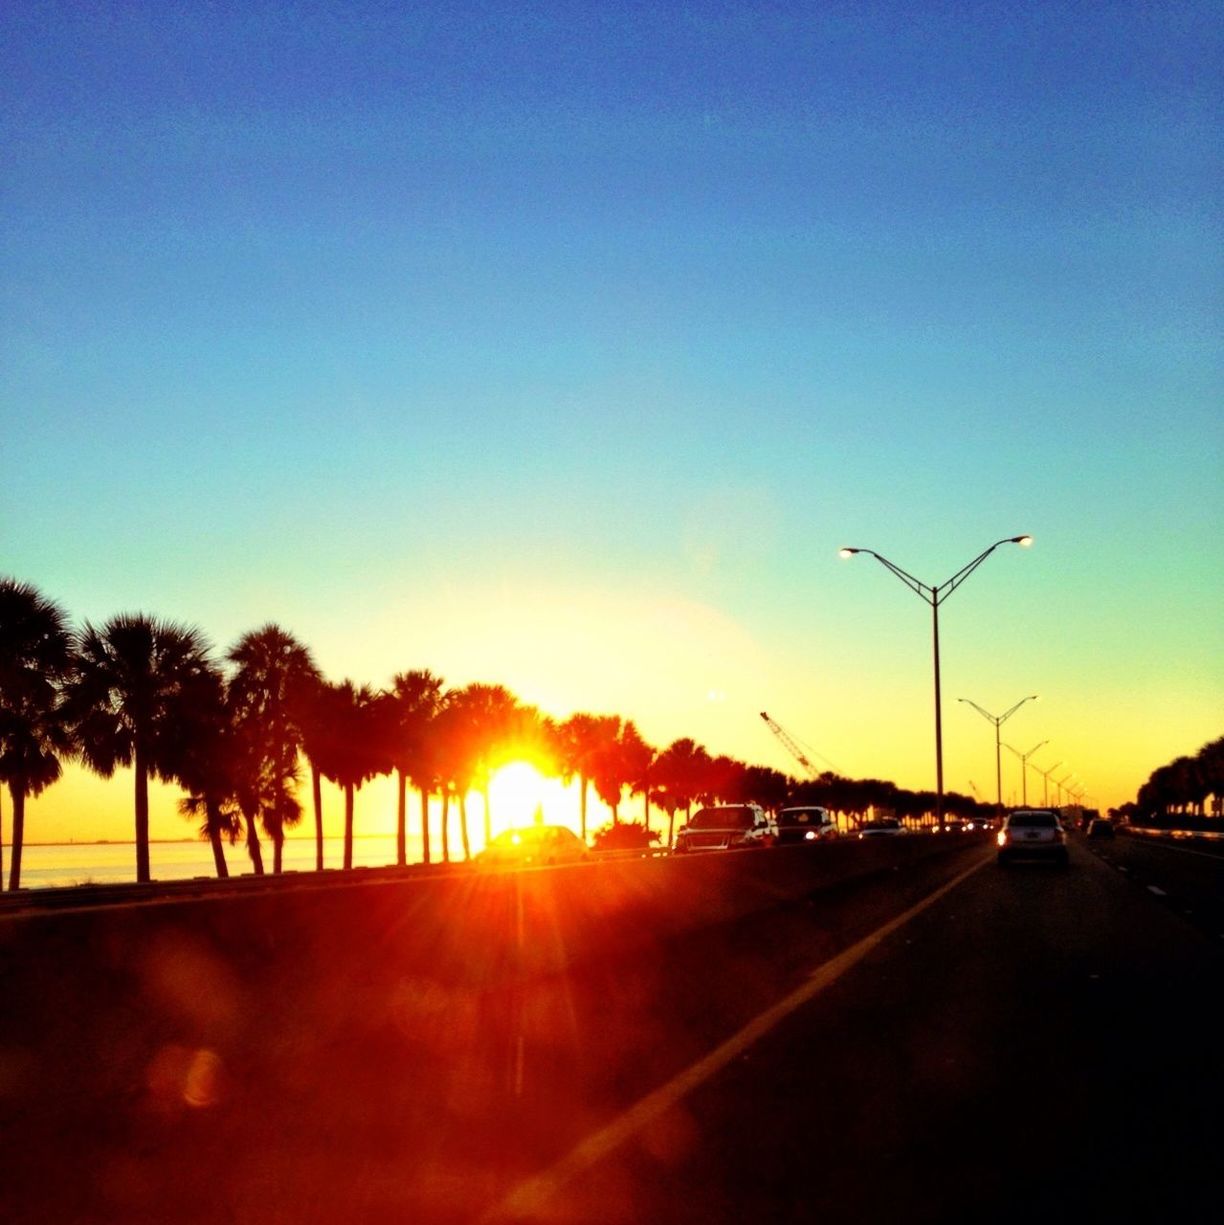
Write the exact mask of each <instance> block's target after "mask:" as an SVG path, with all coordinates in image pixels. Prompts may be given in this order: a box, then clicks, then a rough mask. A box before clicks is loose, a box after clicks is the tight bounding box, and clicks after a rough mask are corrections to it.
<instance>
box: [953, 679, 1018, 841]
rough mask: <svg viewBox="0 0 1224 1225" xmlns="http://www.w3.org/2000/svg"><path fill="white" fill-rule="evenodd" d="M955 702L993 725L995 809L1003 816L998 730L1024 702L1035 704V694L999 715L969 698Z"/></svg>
mask: <svg viewBox="0 0 1224 1225" xmlns="http://www.w3.org/2000/svg"><path fill="white" fill-rule="evenodd" d="M956 700H957V701H958V702H964V703H965V705H966V706H972V707H973V709H974V710H976V711H977V712H978V714H979V715H981V716H982V718H983V719H986V720H988V721H989V722H991V723H993V724H994V729H995V807H996V808H997V809H998V815H999V816H1000V817H1001V816H1002V815H1003V764H1002V762H1001V761H1000V753H999V728H1000V727H1002V726H1003V724H1004V723H1006V722H1007V720H1008V719H1010V718H1011V717H1012V715H1014V714H1015V713H1016V711H1018V710H1019V709H1020V707H1021V706H1023V705H1024V704H1025V702H1035V701H1036V700H1037V695H1036V694H1035V693H1030V694H1029V695H1028V697H1026V698H1021V699H1020V701H1018V702H1017V703H1016V704H1015V705H1014V706H1012V707H1010V708H1009V709H1007V710H1005V711H1004V712H1003V713H1002V714H1001V715H992V714H991V713H990V711H988V710H983V709H982V707H980V706H979V705H978V704H977V703H976V702H974V701H973V700H971V699H970V698H957V699H956Z"/></svg>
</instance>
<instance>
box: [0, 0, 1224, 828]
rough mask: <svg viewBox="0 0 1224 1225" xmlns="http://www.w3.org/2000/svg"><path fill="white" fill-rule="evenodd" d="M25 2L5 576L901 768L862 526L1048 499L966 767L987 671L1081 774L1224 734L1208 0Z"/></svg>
mask: <svg viewBox="0 0 1224 1225" xmlns="http://www.w3.org/2000/svg"><path fill="white" fill-rule="evenodd" d="M235 9H237V10H238V11H234V10H235ZM750 9H751V10H755V11H749V10H750ZM2 21H3V39H2V43H0V95H2V107H0V112H2V117H0V125H2V126H0V137H2V139H3V148H4V169H3V173H2V175H0V205H2V208H3V221H4V224H3V227H2V229H0V260H2V277H0V293H2V294H3V300H2V302H0V422H2V425H3V432H2V435H0V441H2V446H3V481H0V547H2V550H3V553H2V556H3V559H4V560H3V562H2V563H0V568H2V569H3V570H4V571H6V572H10V573H12V574H15V575H16V576H17V577H19V578H22V579H25V580H28V581H31V582H33V583H35V584H37V585H38V586H39V587H40V588H41V589H42V590H43V591H44V592H45V593H46V594H48V595H50V596H52V597H54V598H56V599H58V600H60V601H61V602H62V603H63V604H64V605H65V607H66V608H67V609H68V611H69V612H70V613H71V614H72V615H73V616H74V617H75V618H78V619H83V618H85V617H89V618H92V619H94V620H102V619H104V618H106V617H108V616H110V615H112V614H113V613H116V612H120V611H135V610H138V609H140V610H144V611H148V612H153V613H156V614H159V615H162V616H166V617H173V618H177V619H181V620H185V621H189V622H192V623H194V624H197V625H199V626H201V627H202V628H203V629H204V630H205V631H206V632H207V633H208V634H209V635H210V636H211V637H212V638H213V639H214V641H215V642H217V644H218V645H219V646H220V647H224V646H226V645H228V643H229V642H231V641H233V639H234V638H236V637H237V635H238V634H240V633H242V632H243V631H245V630H247V629H250V628H253V627H255V626H257V625H259V624H262V623H263V622H265V621H267V620H270V619H275V620H277V621H278V622H280V623H281V624H282V625H284V626H285V627H286V628H288V629H291V630H293V631H294V632H295V633H297V634H298V635H299V636H300V637H302V638H303V639H304V640H305V641H307V642H308V643H309V644H310V645H311V646H312V647H313V648H314V650H315V652H316V654H317V656H318V659H319V662H320V664H321V665H322V666H323V667H324V669H325V670H326V671H327V672H328V673H329V674H331V675H333V676H335V677H337V678H338V677H340V676H342V675H352V676H354V677H355V679H358V680H368V681H371V682H373V683H375V684H381V683H383V682H385V681H386V679H387V678H388V677H389V676H390V674H391V673H392V672H394V671H396V670H400V669H403V668H406V667H413V666H424V667H433V668H434V669H435V671H440V672H441V673H443V675H445V676H446V678H447V679H448V680H450V681H453V682H454V683H463V682H465V681H467V680H474V679H479V680H490V681H503V682H505V683H507V684H510V685H511V686H512V687H513V688H515V689H516V691H518V692H520V693H521V694H522V695H523V696H524V697H526V698H529V699H530V700H533V701H537V702H539V703H540V704H541V705H543V706H545V708H546V709H550V710H551V711H552V712H553V713H556V714H559V715H564V714H566V713H568V711H569V710H571V709H574V708H586V709H594V710H616V711H617V712H618V713H622V714H625V715H628V716H631V717H634V718H636V719H638V721H639V722H640V723H641V725H642V726H643V728H644V729H645V730H646V731H647V732H648V734H650V735H651V736H653V737H654V738H655V739H656V740H657V741H659V742H661V743H665V742H666V741H667V740H668V739H670V738H672V737H673V736H677V735H682V734H690V733H691V734H694V735H696V736H698V738H700V739H704V740H705V741H706V743H707V744H708V745H709V747H710V748H711V749H712V750H714V751H726V752H733V753H736V754H738V755H741V756H745V757H747V758H749V759H752V760H760V761H767V762H769V763H770V764H776V765H779V766H784V767H785V766H787V765H788V764H789V763H788V760H787V759H786V758H785V756H784V755H782V754H781V750H780V749H779V747H778V746H777V745H775V744H773V743H772V741H770V740H769V739H768V737H767V736H766V735H765V734H764V731H763V728H762V727H761V725H760V723H759V720H757V719H756V712H757V711H758V710H759V709H761V708H762V707H765V708H769V709H771V713H774V714H775V715H776V716H777V717H778V718H779V719H781V720H782V721H783V722H784V723H785V724H786V725H788V726H789V727H791V728H792V730H794V731H795V732H796V733H797V734H799V735H801V736H802V737H803V738H804V739H806V740H808V741H809V742H813V743H815V744H816V745H817V746H819V747H821V749H822V751H824V752H826V753H827V754H828V756H829V757H830V758H832V759H833V760H835V761H836V762H837V763H838V765H839V766H841V767H842V768H843V769H844V770H845V771H846V772H847V773H855V774H875V775H883V776H886V777H893V778H895V779H896V780H897V781H898V782H900V783H902V784H903V785H906V786H912V787H924V786H930V785H932V782H933V778H932V774H933V769H932V762H931V757H932V750H931V728H930V723H931V718H930V659H929V641H928V639H929V627H928V623H927V619H926V618H927V616H928V614H927V613H926V612H925V610H924V609H923V608H922V607H921V605H920V604H919V603H918V601H917V600H916V599H915V598H914V597H913V596H912V595H909V594H908V593H906V592H905V591H904V589H903V588H902V587H901V586H900V584H898V583H897V582H896V580H895V579H893V578H891V577H890V576H889V575H888V574H886V573H885V572H884V571H883V570H882V569H880V568H879V567H878V566H875V565H874V563H871V562H870V559H864V558H860V559H857V560H856V561H854V562H851V563H845V562H838V560H837V558H836V549H837V547H838V546H839V545H841V544H845V543H849V544H857V545H863V546H866V547H870V548H874V549H876V550H878V551H879V552H881V553H884V554H885V555H887V556H889V557H891V558H893V560H895V561H896V562H898V563H899V564H901V565H902V566H904V567H905V568H906V569H909V570H912V571H913V572H914V573H916V574H917V575H918V576H919V577H921V578H923V579H924V580H926V581H928V582H941V581H943V580H944V579H945V578H947V577H948V576H949V575H950V574H951V573H953V572H954V571H955V570H957V569H958V568H959V567H960V566H961V565H962V564H963V563H964V562H966V561H967V560H969V559H970V558H971V557H973V556H974V555H975V554H976V553H977V552H979V551H980V549H982V548H983V547H985V546H986V545H987V544H989V543H991V542H992V541H994V540H996V539H998V538H999V537H1001V536H1007V535H1012V534H1015V533H1018V532H1031V533H1033V535H1034V536H1035V537H1036V540H1037V543H1036V546H1035V547H1034V549H1033V550H1032V551H1031V552H1026V553H1024V554H1020V553H1019V551H1016V550H1011V551H1010V552H1009V553H1008V555H1007V556H1004V555H1003V554H1000V555H999V556H998V557H992V558H991V560H990V562H989V563H987V566H985V567H983V569H982V571H981V572H980V573H979V574H976V575H975V576H974V577H973V579H972V580H970V583H967V584H966V586H965V588H964V589H963V590H962V591H959V592H957V594H956V596H955V601H956V604H955V605H953V603H952V602H951V601H950V602H949V604H948V606H947V616H946V619H945V622H946V629H945V636H946V640H947V641H946V647H945V695H946V697H947V708H946V709H945V726H946V728H947V733H948V737H949V742H948V744H947V746H946V753H947V755H948V761H947V763H946V765H947V783H948V785H949V786H950V787H954V788H956V789H958V790H966V789H967V782H968V779H969V778H970V777H972V778H975V779H976V781H977V783H978V784H979V786H981V787H983V788H984V789H985V788H986V784H987V782H989V781H990V779H991V778H992V771H993V740H992V736H991V732H990V729H989V727H988V726H987V725H985V724H984V723H982V722H981V721H980V720H976V721H975V720H974V718H973V717H972V712H970V711H968V709H967V708H966V707H963V706H958V705H957V704H956V703H955V701H954V699H955V697H957V696H961V695H962V693H963V694H964V696H969V697H972V698H974V699H975V700H976V701H978V702H980V704H982V705H983V706H986V707H987V708H988V709H991V710H995V711H1000V710H1002V709H1004V708H1006V707H1007V706H1009V705H1011V703H1012V702H1013V701H1014V700H1016V699H1017V698H1019V697H1020V696H1022V695H1023V694H1025V693H1026V692H1032V691H1039V692H1041V693H1042V695H1043V699H1044V701H1043V704H1042V705H1041V706H1040V707H1039V708H1037V709H1039V710H1040V714H1039V715H1038V714H1032V713H1030V712H1029V710H1028V709H1026V710H1025V712H1024V720H1025V722H1026V725H1025V727H1023V728H1019V727H1017V728H1016V729H1015V730H1016V737H1017V738H1018V739H1021V740H1024V741H1025V743H1024V744H1022V745H1021V746H1019V747H1023V748H1027V747H1029V743H1032V742H1035V741H1037V740H1039V739H1041V738H1042V737H1043V736H1048V737H1049V738H1050V739H1051V742H1052V745H1051V749H1052V752H1057V751H1059V750H1061V751H1063V752H1065V754H1066V760H1068V761H1069V762H1070V763H1071V764H1072V765H1073V766H1074V767H1075V768H1076V770H1077V771H1078V773H1079V775H1080V776H1081V777H1082V779H1083V780H1084V782H1085V785H1086V786H1087V787H1088V789H1089V791H1090V792H1092V793H1093V794H1094V795H1096V796H1097V797H1098V798H1099V800H1100V801H1102V802H1104V803H1117V802H1120V801H1122V800H1124V799H1127V798H1132V797H1133V794H1134V789H1135V787H1137V786H1138V784H1139V783H1140V782H1142V781H1143V779H1144V778H1146V776H1147V774H1148V772H1150V770H1151V769H1152V768H1153V767H1155V766H1157V765H1160V764H1162V763H1163V762H1164V761H1166V760H1168V759H1169V758H1170V757H1172V756H1174V755H1176V754H1178V753H1182V752H1191V753H1192V752H1194V751H1195V750H1196V749H1197V748H1198V747H1199V746H1200V744H1202V743H1203V742H1204V741H1205V740H1207V739H1210V738H1212V737H1214V736H1215V735H1218V734H1220V732H1221V731H1222V730H1224V727H1221V723H1222V722H1224V719H1222V716H1224V631H1222V629H1221V625H1222V618H1221V615H1220V609H1221V607H1224V565H1222V561H1221V559H1222V550H1221V545H1220V541H1221V529H1222V528H1224V499H1222V496H1221V493H1220V489H1221V472H1222V471H1224V464H1222V460H1224V445H1222V426H1221V419H1222V414H1221V401H1222V396H1221V392H1222V390H1224V378H1222V373H1224V370H1222V362H1221V340H1220V337H1221V286H1222V266H1221V251H1222V250H1224V244H1222V242H1221V239H1222V238H1224V234H1222V228H1224V227H1222V226H1221V215H1222V210H1221V189H1220V184H1221V182H1222V181H1224V177H1222V175H1221V157H1220V153H1221V138H1220V132H1221V119H1222V117H1224V116H1222V114H1221V111H1222V107H1221V87H1220V82H1221V80H1222V79H1224V72H1222V70H1224V55H1222V54H1221V39H1222V34H1224V20H1222V19H1221V17H1220V10H1219V7H1218V5H1213V4H1193V3H1190V4H1176V5H1174V4H1167V5H1166V4H1126V3H1116V4H1109V5H1091V6H1090V5H1080V4H1041V3H1035V4H1024V5H1018V4H998V5H992V4H954V3H947V4H923V3H916V4H915V3H908V4H897V5H891V4H842V5H837V4H827V5H826V4H820V5H815V4H790V3H773V4H766V5H759V6H746V5H740V4H735V3H727V4H715V3H689V4H675V5H671V4H666V5H647V4H628V3H610V2H604V3H600V4H591V5H584V4H578V3H572V2H571V3H565V4H531V3H521V2H515V3H476V4H471V5H457V4H454V3H445V4H442V3H438V4H433V3H423V4H413V5H399V4H388V5H376V4H361V3H354V4H336V5H300V6H299V5H288V4H284V3H277V4H274V5H261V4H257V3H249V4H243V5H240V6H221V5H206V4H173V3H158V4H152V3H150V4H137V3H129V4H108V3H95V4H80V3H72V4H49V5H43V4H39V5H34V4H30V3H24V2H23V0H16V2H15V3H11V4H9V5H8V6H6V9H5V15H4V17H3V19H2ZM1019 722H1020V716H1019V715H1018V716H1017V723H1019ZM1054 759H1055V758H1054V757H1053V756H1052V757H1051V758H1050V759H1049V760H1051V761H1053V760H1054ZM40 802H43V803H47V802H49V800H45V801H40ZM125 802H126V800H125ZM32 836H36V834H34V835H32Z"/></svg>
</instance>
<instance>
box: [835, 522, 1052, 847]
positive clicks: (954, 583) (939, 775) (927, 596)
mask: <svg viewBox="0 0 1224 1225" xmlns="http://www.w3.org/2000/svg"><path fill="white" fill-rule="evenodd" d="M1032 543H1033V538H1032V536H1005V537H1004V538H1003V539H1002V540H996V541H995V542H994V544H992V545H991V546H990V548H988V549H986V550H985V551H984V552H981V553H979V554H978V555H977V556H976V557H975V558H974V559H973V560H972V561H971V562H970V563H969V564H968V565H967V566H962V567H961V569H959V570H958V571H957V572H956V573H955V574H954V575H953V576H952V577H951V578H950V579H948V581H947V582H946V583H944V584H943V585H942V586H936V587H930V586H928V585H927V584H926V583H923V582H920V581H919V580H918V579H916V578H915V577H914V576H913V575H912V574H909V573H907V572H906V571H904V570H902V569H901V567H900V566H898V565H895V564H894V563H893V562H891V561H889V560H888V558H887V557H881V556H880V554H879V553H877V552H875V550H874V549H852V548H848V547H847V548H843V549H840V550H839V551H838V556H839V557H853V556H854V555H855V554H856V553H866V554H867V555H868V556H869V557H874V558H875V559H876V561H878V562H879V563H880V565H882V566H883V567H884V568H885V569H887V570H891V571H892V572H893V574H895V575H896V576H897V577H898V578H899V579H900V580H901V581H902V582H903V583H904V584H905V585H906V586H907V587H908V588H909V589H910V590H911V591H912V592H914V593H915V594H916V595H919V596H921V597H922V599H924V600H925V601H926V602H927V603H928V604H929V605H930V606H931V621H932V629H933V636H934V642H935V820H936V823H937V824H938V825H940V826H941V827H942V826H943V716H942V714H941V712H940V700H939V606H940V604H942V603H943V601H944V600H946V599H947V598H948V596H950V595H951V594H952V592H954V591H955V590H956V589H957V588H958V587H959V586H960V585H961V583H963V582H964V581H965V579H967V578H968V577H969V576H970V575H971V574H972V573H973V572H974V571H975V570H976V569H977V568H978V566H980V565H981V564H982V562H984V561H985V560H986V559H987V558H988V557H989V556H990V555H991V554H992V553H993V552H994V551H995V549H997V548H998V547H999V545H1001V544H1018V545H1020V546H1022V547H1023V548H1028V547H1029V545H1031V544H1032Z"/></svg>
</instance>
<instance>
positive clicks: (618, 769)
mask: <svg viewBox="0 0 1224 1225" xmlns="http://www.w3.org/2000/svg"><path fill="white" fill-rule="evenodd" d="M649 753H650V749H649V746H647V745H646V742H645V741H644V740H643V739H642V737H641V735H640V733H639V732H638V730H637V728H636V727H635V726H634V724H633V721H632V720H631V719H621V718H620V717H619V716H618V715H611V716H609V717H608V718H607V719H606V720H601V721H600V723H599V724H598V725H597V730H596V741H595V743H594V746H593V749H592V752H591V781H592V782H593V783H594V784H595V792H596V794H597V795H598V796H599V798H600V799H601V800H603V802H604V803H605V804H607V806H608V808H609V809H610V810H611V812H612V824H613V825H618V824H619V823H620V802H621V796H622V794H623V793H624V790H625V788H626V787H628V786H632V785H633V784H635V783H636V782H638V781H639V779H640V778H641V777H642V775H643V773H645V770H646V759H645V755H646V754H649Z"/></svg>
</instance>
